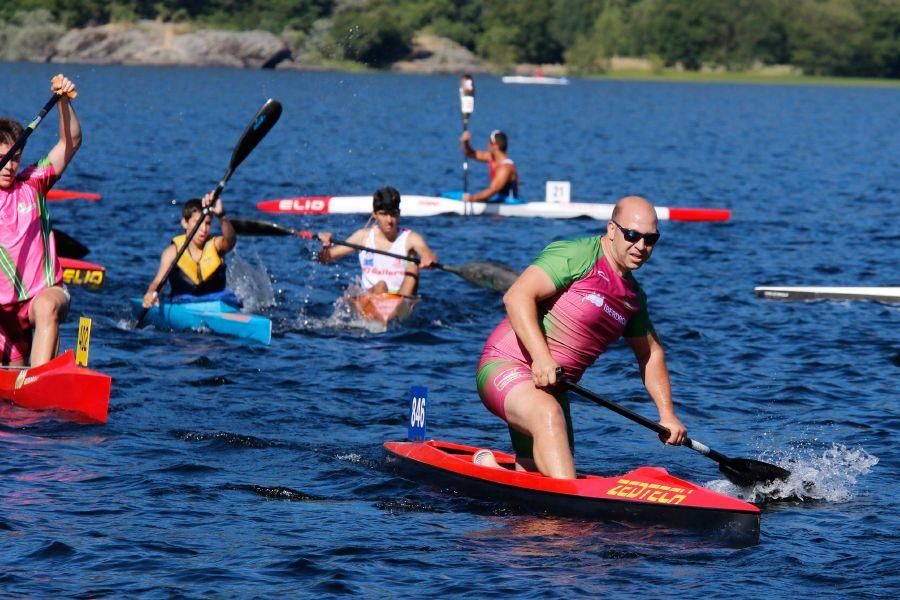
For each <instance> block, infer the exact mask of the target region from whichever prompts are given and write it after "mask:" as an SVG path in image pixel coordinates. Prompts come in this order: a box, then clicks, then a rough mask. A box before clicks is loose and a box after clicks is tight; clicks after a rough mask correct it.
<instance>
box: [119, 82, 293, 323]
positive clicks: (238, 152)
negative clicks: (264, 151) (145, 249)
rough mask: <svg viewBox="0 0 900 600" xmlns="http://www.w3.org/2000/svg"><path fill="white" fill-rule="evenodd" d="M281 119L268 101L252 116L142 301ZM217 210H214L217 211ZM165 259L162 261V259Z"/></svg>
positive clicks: (139, 320)
mask: <svg viewBox="0 0 900 600" xmlns="http://www.w3.org/2000/svg"><path fill="white" fill-rule="evenodd" d="M280 116H281V103H279V102H278V101H277V100H272V99H269V100H267V101H266V103H265V104H263V106H262V108H260V109H259V111H258V112H257V113H256V115H255V116H254V117H253V119H251V120H250V123H249V125H247V128H246V129H245V130H244V133H243V134H242V135H241V137H240V139H239V140H238V143H237V146H235V148H234V152H232V154H231V161H230V162H229V164H228V170H227V171H226V172H225V175H224V176H223V177H222V180H221V181H219V184H218V185H217V186H216V188H215V189H214V190H213V191H212V192H211V193H210V194H209V195H207V197H206V204H204V205H202V206H201V209H200V213H199V215H198V217H197V219H196V221H195V222H194V225H193V227H192V228H191V229H190V231H187V233H186V234H185V237H184V240H183V241H182V242H181V246H180V248H179V249H178V251H177V252H176V253H175V255H174V256H173V257H172V261H171V262H170V263H169V266H168V268H167V269H166V270H165V271H164V272H163V273H162V276H159V274H157V277H156V278H154V284H153V285H151V286H150V289H149V290H147V293H146V294H145V296H144V297H145V298H146V299H150V300H153V299H155V297H156V296H157V295H158V294H159V291H160V289H162V288H163V286H165V284H166V281H168V280H169V276H170V275H171V274H172V271H173V269H175V267H176V266H177V265H178V262H179V260H180V259H181V257H182V255H183V254H184V253H185V252H186V251H187V250H188V248H189V247H190V244H191V242H192V241H193V239H194V236H195V235H197V231H199V230H200V228H201V227H204V226H208V223H207V217H208V216H209V215H210V213H212V212H213V211H220V210H221V204H220V203H219V204H217V200H218V199H219V196H220V195H221V194H222V190H223V189H225V184H226V183H228V180H229V179H231V175H232V174H233V173H234V170H235V169H237V168H238V166H239V165H240V164H241V163H242V162H244V159H246V158H247V157H248V156H249V155H250V153H251V152H252V151H253V149H254V148H256V146H257V144H259V142H260V141H262V139H263V138H264V137H265V136H266V134H267V133H269V131H270V130H271V129H272V127H274V126H275V123H277V122H278V118H279V117H280ZM217 206H218V208H217ZM164 258H165V257H164ZM149 310H150V306H149V305H148V304H147V303H146V302H145V305H144V308H143V310H142V311H141V312H140V314H139V315H138V317H137V322H136V324H135V326H136V327H140V326H141V325H142V324H143V322H144V317H146V316H147V312H148V311H149Z"/></svg>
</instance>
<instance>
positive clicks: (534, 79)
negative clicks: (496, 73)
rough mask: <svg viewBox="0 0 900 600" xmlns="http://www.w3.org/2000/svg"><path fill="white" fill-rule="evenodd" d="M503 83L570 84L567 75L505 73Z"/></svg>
mask: <svg viewBox="0 0 900 600" xmlns="http://www.w3.org/2000/svg"><path fill="white" fill-rule="evenodd" d="M502 81H503V83H526V84H532V85H569V80H568V79H567V78H565V77H545V76H543V75H505V76H504V77H503V78H502Z"/></svg>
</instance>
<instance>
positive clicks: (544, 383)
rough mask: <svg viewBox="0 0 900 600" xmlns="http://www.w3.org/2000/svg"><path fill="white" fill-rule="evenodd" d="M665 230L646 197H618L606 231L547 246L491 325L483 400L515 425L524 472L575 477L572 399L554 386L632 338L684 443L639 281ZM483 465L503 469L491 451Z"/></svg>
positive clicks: (666, 420) (653, 390)
mask: <svg viewBox="0 0 900 600" xmlns="http://www.w3.org/2000/svg"><path fill="white" fill-rule="evenodd" d="M658 241H659V229H658V223H657V218H656V211H655V210H654V209H653V205H651V204H650V203H649V202H648V201H647V200H645V199H644V198H640V197H638V196H627V197H625V198H622V199H621V200H619V202H618V203H617V204H616V206H615V209H614V210H613V214H612V219H610V221H609V222H607V225H606V235H605V236H596V237H589V238H580V239H575V240H563V241H559V242H554V243H552V244H550V245H549V246H547V247H546V248H545V249H544V251H543V252H542V253H541V254H540V256H538V257H537V259H536V260H535V261H534V262H533V263H532V264H531V266H529V267H528V268H527V269H525V271H524V272H523V273H522V275H521V276H520V277H519V278H518V279H517V280H516V282H515V283H514V284H513V285H512V287H510V289H509V291H507V293H506V295H505V296H504V297H503V302H504V304H505V305H506V312H507V317H506V318H505V319H504V320H503V321H502V322H501V323H500V324H499V325H498V326H497V327H496V328H495V329H494V331H493V332H492V333H491V335H490V337H489V338H488V340H487V343H486V344H485V347H484V352H483V353H482V355H481V360H480V361H479V364H478V371H477V374H476V382H477V386H478V393H479V395H480V396H481V400H482V402H483V403H484V404H485V406H486V407H487V408H488V410H490V411H491V412H493V413H494V414H495V415H497V416H498V417H500V418H501V419H503V420H504V421H506V422H507V424H508V425H509V432H510V437H511V438H512V445H513V449H514V450H515V452H516V462H517V466H518V467H519V468H522V469H527V470H535V469H537V470H539V471H540V472H541V473H543V474H544V475H547V476H549V477H554V478H558V479H572V478H574V477H575V461H574V459H573V453H572V451H573V447H574V435H573V432H572V423H571V417H570V415H569V401H568V398H567V396H566V394H565V392H563V391H561V390H559V389H555V388H554V385H555V384H556V382H557V377H556V370H557V368H558V367H562V368H563V369H564V372H565V375H566V376H567V377H569V378H571V379H572V380H574V381H578V380H579V379H580V378H581V376H582V374H583V373H584V371H585V369H587V368H588V367H589V366H590V365H592V364H593V363H594V361H595V360H596V359H597V358H598V357H599V356H600V355H601V354H603V353H604V352H605V351H606V349H607V347H609V345H610V344H612V343H613V342H615V341H616V340H618V339H619V338H620V337H623V336H624V337H625V340H626V341H627V342H628V344H629V345H630V346H631V349H632V351H633V352H634V355H635V357H636V358H637V362H638V367H639V369H640V373H641V376H642V378H643V380H644V386H645V387H646V388H647V391H648V392H649V394H650V397H651V398H652V399H653V402H654V403H655V404H656V408H657V411H658V412H659V423H660V424H662V425H663V426H664V427H666V428H667V429H668V430H669V432H670V435H669V437H668V438H667V439H665V440H662V441H663V442H665V443H667V444H676V445H677V444H681V443H682V442H683V441H684V438H685V436H686V435H687V430H686V429H685V427H684V425H682V423H681V421H680V420H679V419H678V417H677V416H676V415H675V408H674V405H673V404H672V391H671V387H670V385H669V371H668V368H667V367H666V358H665V353H664V352H663V347H662V344H661V343H660V341H659V337H658V336H657V335H656V332H655V331H654V329H653V325H652V323H651V322H650V318H649V316H648V314H647V297H646V296H645V295H644V292H643V290H642V289H641V287H640V286H639V285H638V283H637V281H636V280H635V279H634V277H633V276H632V274H631V272H632V271H635V270H637V269H639V268H641V266H642V265H643V264H644V263H645V262H647V261H648V260H649V259H650V255H651V254H652V253H653V249H654V248H655V246H656V243H657V242H658ZM477 458H478V459H479V460H478V462H479V463H480V464H484V465H488V466H497V465H496V461H495V460H493V456H492V454H491V453H490V452H489V451H486V450H483V451H480V452H479V453H478V455H477Z"/></svg>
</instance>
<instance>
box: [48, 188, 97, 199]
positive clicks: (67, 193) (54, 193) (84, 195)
mask: <svg viewBox="0 0 900 600" xmlns="http://www.w3.org/2000/svg"><path fill="white" fill-rule="evenodd" d="M99 199H100V194H95V193H93V192H75V191H72V190H56V189H53V190H50V191H49V192H47V200H49V201H51V202H65V201H67V200H91V201H96V200H99Z"/></svg>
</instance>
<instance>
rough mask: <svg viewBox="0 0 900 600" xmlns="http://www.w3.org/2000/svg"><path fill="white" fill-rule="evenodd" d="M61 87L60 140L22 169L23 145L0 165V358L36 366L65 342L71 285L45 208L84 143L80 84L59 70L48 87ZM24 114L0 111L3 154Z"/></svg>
mask: <svg viewBox="0 0 900 600" xmlns="http://www.w3.org/2000/svg"><path fill="white" fill-rule="evenodd" d="M50 89H51V91H53V93H55V94H58V95H59V101H58V103H57V112H59V141H57V142H56V145H55V146H53V148H52V149H51V150H50V152H49V153H48V154H47V156H45V157H44V158H42V159H40V160H39V161H38V162H37V163H36V164H33V165H31V166H29V167H27V168H26V169H24V170H23V171H22V172H18V171H19V166H20V164H21V161H22V149H19V150H18V151H17V152H16V154H15V155H14V156H12V157H11V160H10V161H9V162H8V163H6V165H5V166H4V167H3V169H2V170H0V271H2V274H0V362H2V364H3V365H11V366H22V365H24V364H25V359H26V357H28V358H30V364H31V366H33V367H36V366H38V365H42V364H44V363H46V362H48V361H50V360H51V359H52V358H53V357H54V356H55V355H56V352H57V350H58V349H59V322H60V320H62V319H64V318H65V316H66V313H67V312H68V310H69V293H68V291H66V288H65V286H64V285H63V282H62V280H63V272H62V268H60V265H59V260H58V259H57V256H56V241H55V239H54V236H53V230H52V228H51V225H50V217H49V215H48V213H47V198H46V196H47V192H48V191H49V190H50V188H51V187H53V184H55V183H56V182H57V180H58V179H59V178H60V176H61V175H62V174H63V171H65V170H66V167H67V166H69V162H70V161H71V160H72V157H73V156H75V152H77V151H78V148H79V147H80V146H81V124H80V123H79V121H78V116H77V115H76V114H75V109H74V108H73V107H72V103H71V102H70V98H74V97H75V96H76V91H75V84H74V83H72V81H71V80H69V79H68V78H67V77H65V76H63V75H57V76H56V77H54V78H53V80H52V84H51V87H50ZM24 131H25V130H24V128H23V127H22V124H21V123H19V122H18V121H14V120H12V119H9V118H0V157H4V156H6V155H7V154H8V153H9V151H10V149H11V148H12V147H13V146H14V145H15V143H16V140H17V139H18V138H19V137H20V136H22V135H23V133H24Z"/></svg>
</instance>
